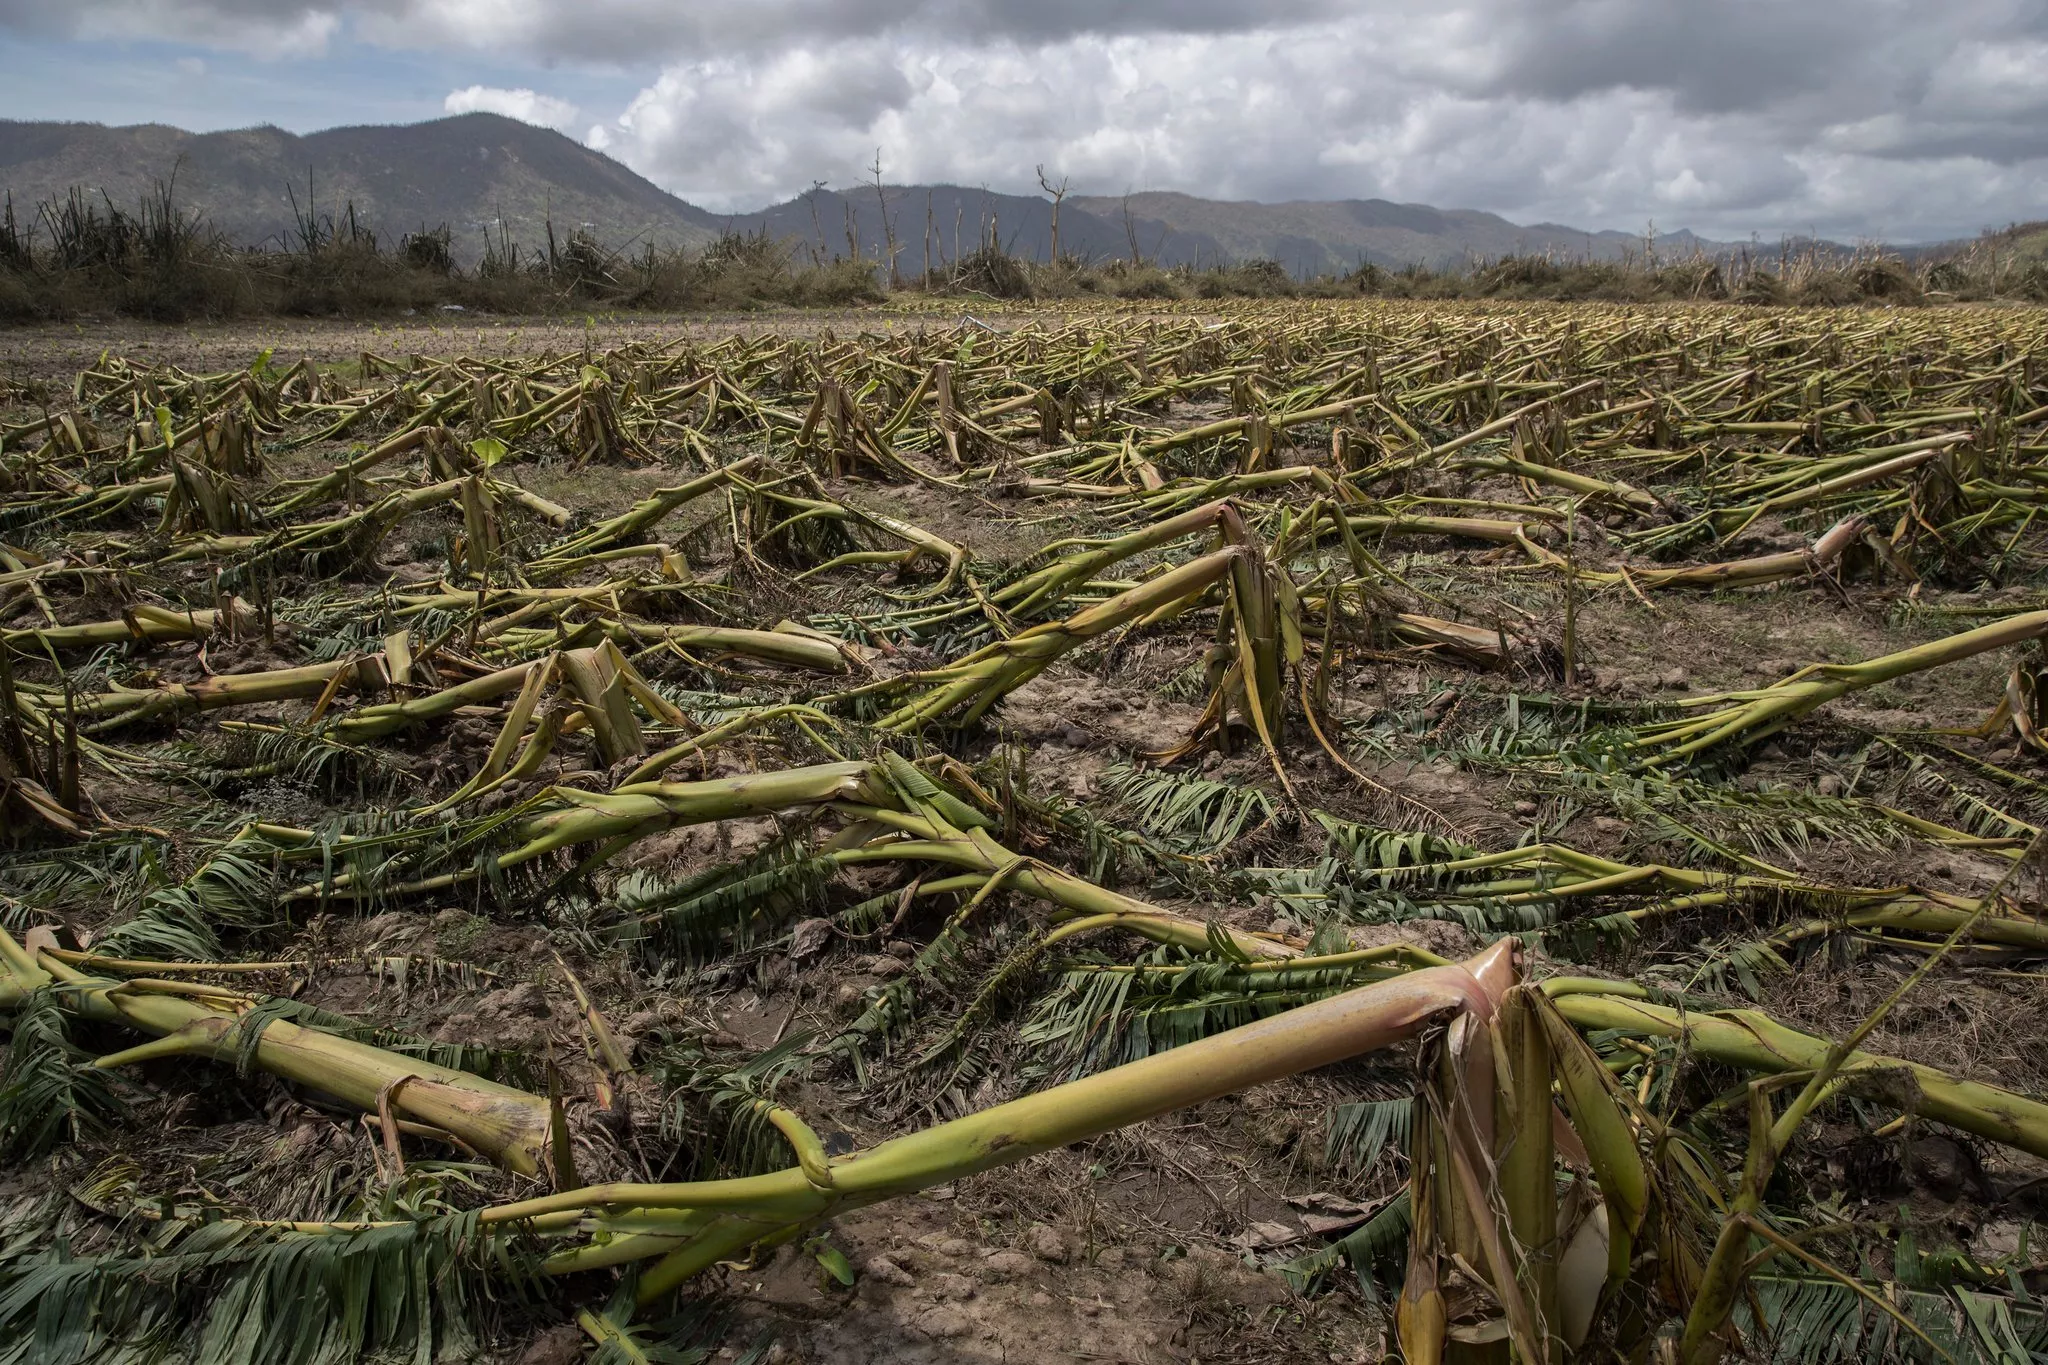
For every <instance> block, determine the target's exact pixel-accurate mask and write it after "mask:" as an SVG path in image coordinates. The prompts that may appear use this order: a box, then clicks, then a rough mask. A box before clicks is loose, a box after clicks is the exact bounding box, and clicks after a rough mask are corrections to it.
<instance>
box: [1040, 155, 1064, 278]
mask: <svg viewBox="0 0 2048 1365" xmlns="http://www.w3.org/2000/svg"><path fill="white" fill-rule="evenodd" d="M1038 188H1040V189H1042V190H1044V191H1045V192H1046V193H1047V194H1049V195H1051V196H1052V256H1051V257H1050V259H1051V261H1052V263H1053V264H1054V265H1058V264H1059V259H1060V200H1062V199H1064V198H1066V197H1067V177H1066V176H1064V175H1063V176H1061V177H1060V183H1059V184H1057V185H1055V184H1053V183H1052V182H1051V181H1050V180H1048V179H1046V177H1045V167H1044V166H1043V165H1041V166H1039V168H1038Z"/></svg>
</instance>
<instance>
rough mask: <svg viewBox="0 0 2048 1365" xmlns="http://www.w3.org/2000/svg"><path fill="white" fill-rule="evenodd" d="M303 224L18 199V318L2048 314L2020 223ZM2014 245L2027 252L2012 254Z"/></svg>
mask: <svg viewBox="0 0 2048 1365" xmlns="http://www.w3.org/2000/svg"><path fill="white" fill-rule="evenodd" d="M297 221H298V227H297V230H296V231H295V233H294V234H293V239H292V240H290V241H287V242H280V243H271V244H270V245H268V246H265V247H262V248H255V249H249V248H242V247H237V246H235V245H233V244H232V243H230V242H229V241H227V239H225V238H224V237H222V236H220V235H219V234H218V233H216V232H214V231H212V230H211V229H210V228H209V227H208V225H207V224H206V223H205V221H204V220H203V219H201V218H199V217H198V216H197V215H195V214H192V213H190V212H187V211H185V210H183V209H181V208H180V207H179V205H178V203H177V200H176V196H175V191H174V188H173V183H172V182H169V181H167V182H162V183H160V184H159V186H158V188H157V190H156V192H155V193H154V194H153V195H151V196H149V197H148V198H146V199H145V200H144V201H143V202H142V203H140V204H139V205H138V206H136V207H135V208H134V209H133V210H130V209H126V208H123V207H120V206H117V205H115V204H113V203H112V202H111V201H108V200H106V199H105V198H104V197H100V198H97V199H96V198H94V197H93V196H91V195H89V194H87V193H86V192H84V191H82V190H74V191H72V192H71V194H70V195H69V196H68V197H67V198H65V199H64V200H62V201H55V202H50V203H45V204H42V205H39V206H37V207H35V208H34V209H32V210H30V209H21V208H17V206H16V205H15V204H14V203H13V201H12V200H11V199H9V200H8V201H7V202H6V204H5V207H4V209H0V320H14V321H29V320H36V319H62V318H74V317H78V316H81V315H89V314H99V313H112V314H118V315H123V316H128V317H135V318H143V319H148V320H153V321H170V322H176V321H186V320H191V319H222V318H232V317H262V316H274V315H279V314H283V315H297V316H334V315H341V316H349V317H379V316H390V315H394V314H400V313H405V312H408V311H411V312H422V311H430V310H455V311H470V310H480V311H487V312H492V313H501V314H545V313H560V312H566V311H574V310H589V309H592V308H603V309H644V310H653V311H671V312H672V311H690V310H733V309H757V308H763V307H770V306H795V307H812V306H835V307H843V306H846V305H850V304H860V303H873V302H879V301H880V300H881V299H882V298H883V297H884V295H885V293H886V292H890V291H891V290H893V292H896V293H899V294H913V295H914V294H930V295H939V296H953V297H959V298H963V299H977V298H979V299H983V300H1001V301H1005V302H1012V301H1025V300H1033V299H1046V300H1050V299H1075V300H1081V299H1088V298H1109V299H1122V300H1135V301H1156V302H1171V301H1202V300H1217V299H1231V298H1323V299H1339V298H1357V297H1361V296H1364V297H1377V298H1401V299H1508V300H1533V299H1549V300H1574V299H1590V300H1604V301H1609V302H1621V303H1649V302H1687V303H1696V302H1702V301H1734V302H1739V303H1745V304H1756V305H1767V304H1784V305H1799V306H1839V305H1847V304H1884V305H1902V304H1921V303H1928V302H1945V301H1965V302H1970V301H1984V300H1992V299H2009V300H2016V301H2033V302H2048V261H2044V260H2043V259H2042V258H2041V257H2040V255H2039V253H2038V252H2035V253H2033V254H2031V255H2030V254H2028V253H2027V252H2026V251H2025V250H2022V249H2020V248H2021V247H2022V246H2024V244H2025V242H2026V241H2028V240H2031V239H2028V238H2026V237H2025V236H2024V234H2023V233H2022V232H2021V231H2020V230H2018V229H2015V230H2014V232H2013V233H2008V234H2003V235H2002V236H2000V237H1995V238H1987V239H1986V241H1985V242H1983V243H1979V244H1977V245H1976V246H1973V247H1972V248H1970V249H1969V250H1966V251H1962V252H1950V253H1940V254H1937V255H1935V256H1930V257H1929V258H1928V259H1926V260H1924V261H1920V262H1917V263H1914V264H1909V263H1907V262H1906V261H1904V260H1902V259H1901V258H1899V257H1897V256H1894V255H1889V254H1886V253H1883V252H1878V251H1857V252H1853V253H1845V252H1842V251H1839V250H1834V249H1824V248H1820V247H1802V248H1799V249H1797V250H1794V249H1792V248H1791V247H1789V246H1788V247H1787V248H1786V249H1784V250H1782V251H1780V252H1777V253H1775V254H1772V253H1751V252H1743V253H1740V254H1737V255H1734V256H1729V257H1721V258H1715V257H1708V256H1705V255H1700V254H1694V255H1691V256H1686V257H1682V258H1678V259H1667V258H1663V257H1659V256H1658V255H1657V253H1656V252H1655V250H1654V249H1653V248H1646V250H1645V251H1644V253H1643V254H1641V255H1639V256H1637V255H1631V256H1629V257H1626V258H1623V259H1613V260H1582V259H1563V258H1558V257H1552V256H1519V257H1517V256H1510V257H1506V258H1504V259H1501V260H1497V261H1473V262H1471V263H1469V264H1468V265H1467V266H1466V267H1465V268H1463V269H1455V270H1444V269H1434V268H1429V267H1425V266H1419V265H1417V266H1410V267H1406V268H1398V269H1390V268H1387V267H1385V266H1382V265H1377V264H1366V263H1361V264H1360V265H1359V266H1358V267H1357V268H1356V269H1354V270H1352V271H1350V272H1348V273H1344V274H1341V275H1318V276H1315V277H1312V278H1297V277H1296V276H1294V275H1291V274H1290V273H1289V272H1288V271H1287V269H1286V268H1285V267H1283V266H1282V265H1281V264H1280V263H1278V262H1276V261H1247V262H1243V263H1239V264H1234V265H1217V266H1209V267H1205V268H1199V269H1198V268H1196V267H1193V266H1186V265H1180V266H1173V267H1161V266H1159V265H1156V264H1151V263H1147V262H1146V261H1144V260H1143V259H1141V258H1136V257H1133V258H1129V259H1114V260H1102V261H1096V260H1089V261H1083V260H1078V259H1075V258H1072V257H1065V256H1063V257H1059V258H1058V259H1055V260H1052V261H1032V260H1025V259H1023V258H1020V257H1017V256H1014V255H1011V254H1009V253H1008V252H1007V251H1006V250H1005V249H1004V247H1003V245H1002V243H1001V242H1000V241H999V240H995V239H993V238H992V239H991V240H990V241H988V242H986V243H984V244H983V245H982V246H980V247H979V248H977V249H976V250H974V251H971V252H968V253H966V254H965V255H963V256H961V258H960V259H958V260H957V261H951V262H942V263H941V264H939V265H937V266H933V267H929V268H928V271H927V273H925V274H923V275H916V274H910V275H905V274H903V273H902V272H901V271H900V270H892V269H891V268H890V267H889V265H888V264H887V263H885V262H882V261H879V260H860V259H850V258H847V257H844V256H841V257H837V258H826V257H824V256H822V255H820V254H819V253H818V252H816V251H814V250H810V249H808V248H804V247H801V246H800V245H799V244H798V243H796V242H793V241H791V242H778V241H773V240H770V239H768V238H766V237H764V236H747V235H742V234H738V233H730V234H728V235H726V236H725V237H723V238H721V239H720V240H718V241H716V242H714V243H712V244H711V245H710V246H708V247H705V248H703V249H701V250H686V249H681V248H670V249H662V248H658V247H656V246H653V245H652V244H645V245H641V246H639V247H637V248H633V247H625V248H616V247H611V246H607V245H606V244H605V243H604V242H602V241H601V240H600V239H599V238H598V237H597V236H596V235H594V234H593V233H591V232H589V231H587V230H583V229H578V230H576V231H573V232H570V233H568V234H567V235H566V236H564V237H562V238H560V239H557V237H556V235H555V233H554V230H553V228H552V227H550V228H549V229H548V235H547V240H546V241H545V243H544V244H541V245H539V246H535V245H534V244H531V243H528V244H521V243H518V242H515V241H512V240H510V239H509V238H508V237H505V236H503V235H502V234H501V235H500V236H499V237H498V238H497V239H495V240H493V239H492V238H491V237H490V236H489V235H488V234H487V235H486V237H485V239H484V241H483V246H482V251H481V254H478V253H476V252H474V251H472V250H470V249H469V248H470V246H471V244H470V243H466V242H465V243H458V242H456V240H455V238H454V236H453V234H452V233H451V232H450V231H449V229H447V228H446V227H442V228H439V229H436V230H431V231H429V230H424V229H423V230H421V231H418V232H413V233H406V234H402V235H400V236H398V237H397V238H396V239H395V240H393V239H391V238H388V237H382V236H380V235H379V234H378V233H377V232H375V231H373V230H371V229H370V228H368V227H367V226H366V225H364V224H362V223H359V222H358V221H357V220H356V218H355V215H354V211H353V210H352V209H351V210H347V211H345V212H344V213H343V215H342V217H341V219H340V221H339V222H337V221H335V220H333V219H331V218H325V217H321V216H318V215H316V214H314V213H312V212H310V211H305V212H302V213H301V214H300V216H299V218H298V220H297ZM2007 239H2010V240H2011V241H2012V242H2013V243H2015V244H2016V245H2014V246H2013V247H2011V248H2010V249H2005V250H2000V249H1999V246H2000V243H2002V242H2004V241H2006V240H2007ZM899 264H900V263H899ZM892 280H893V281H894V283H893V285H891V284H890V281H892Z"/></svg>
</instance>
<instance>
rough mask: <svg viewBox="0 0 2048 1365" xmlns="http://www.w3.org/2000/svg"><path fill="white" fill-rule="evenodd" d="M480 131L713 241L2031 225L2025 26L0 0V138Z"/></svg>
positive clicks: (772, 0)
mask: <svg viewBox="0 0 2048 1365" xmlns="http://www.w3.org/2000/svg"><path fill="white" fill-rule="evenodd" d="M470 109H486V110H492V111H495V112H498V113H504V114H510V115H513V116H516V117H519V118H523V119H526V120H528V121H530V122H534V123H542V124H547V125H549V126H552V127H556V128H559V129H561V130H562V131H563V132H564V133H567V134H569V135H570V136H572V137H575V138H577V139H579V140H581V141H585V142H588V143H589V144H590V145H592V146H595V147H599V148H602V149H603V150H605V151H606V152H608V153H610V154H611V155H613V156H616V157H618V158H619V159H620V160H622V161H624V162H626V163H627V164H628V165H630V166H632V167H633V168H634V169H635V170H638V171H639V172H641V173H642V174H644V175H646V176H647V177H649V178H650V179H652V180H654V181H655V182H656V183H658V184H660V185H662V186H664V187H665V188H667V189H670V190H673V191H674V192H676V193H677V194H680V195H682V196H683V197H684V198H686V199H689V200H691V201H693V202H695V203H698V204H701V205H703V206H705V207H706V208H711V209H714V210H719V211H730V210H735V209H748V208H754V207H759V206H761V205H763V204H766V203H768V202H771V201H774V200H777V199H781V198H785V197H787V196H788V195H790V194H793V193H795V192H798V191H801V190H803V189H805V188H807V187H808V186H809V185H810V184H811V183H812V182H813V181H816V180H823V181H826V182H828V183H831V184H834V185H841V184H846V183H850V182H851V181H853V180H855V179H857V178H859V177H860V175H861V168H862V167H864V166H865V165H866V164H867V163H868V162H869V161H870V160H872V158H873V156H874V153H875V149H876V148H877V147H878V146H879V147H880V148H881V149H882V156H883V162H884V169H885V170H886V172H887V174H888V177H889V179H890V180H891V181H897V182H917V181H939V180H946V181H953V182H957V183H964V184H987V185H989V186H990V187H991V188H995V189H1000V190H1011V191H1023V190H1026V189H1028V188H1030V187H1031V185H1032V180H1033V177H1032V168H1033V166H1034V165H1036V164H1038V163H1041V162H1042V163H1045V164H1046V165H1047V167H1048V168H1049V169H1052V170H1054V171H1055V173H1056V174H1065V175H1068V176H1070V177H1071V178H1072V181H1073V184H1074V186H1075V188H1076V189H1077V190H1085V191H1088V192H1093V193H1106V194H1114V193H1120V192H1121V191H1123V190H1125V189H1178V190H1185V191H1189V192H1191V193H1196V194H1203V195H1209V196H1213V197H1221V198H1243V199H1269V200H1270V199H1287V198H1318V199H1334V198H1353V197H1356V198H1366V197H1380V198H1387V199H1395V200H1403V201H1413V202H1421V203H1429V204H1434V205H1437V206H1439V207H1457V208H1482V209H1490V210H1492V211H1494V212H1497V213H1501V214H1504V215H1506V216H1507V217H1509V218H1512V219H1515V220H1516V221H1520V222H1534V221H1552V222H1562V223H1568V224H1571V225H1573V226H1579V227H1588V228H1622V229H1626V230H1639V229H1640V228H1641V227H1642V226H1643V224H1644V223H1645V222H1646V221H1651V220H1654V221H1655V222H1656V224H1657V225H1658V227H1659V228H1660V229H1661V230H1670V229H1673V228H1678V227H1689V228H1692V229H1693V230H1695V231H1697V232H1700V233H1702V234H1704V235H1707V236H1713V237H1723V238H1732V237H1747V236H1748V235H1750V234H1751V233H1756V234H1760V235H1761V236H1762V237H1764V238H1765V239H1766V240H1769V239H1773V238H1775V237H1777V236H1779V235H1780V234H1784V233H1799V232H1808V231H1817V232H1820V233H1822V234H1825V235H1828V236H1833V237H1837V238H1842V239H1848V240H1854V239H1858V238H1877V239H1884V240H1891V241H1913V240H1929V239H1935V238H1943V237H1952V236H1959V235H1968V234H1971V233H1974V232H1976V231H1977V230H1978V229H1979V228H1982V227H1985V226H2002V225H2004V224H2005V223H2007V222H2010V221H2014V220H2020V219H2028V218H2048V0H1941V2H1940V3H1928V0H1912V2H1911V3H1907V2H1906V0H1438V3H1436V4H1435V5H1431V6H1422V5H1416V4H1413V3H1395V0H1267V3H1264V4H1256V3H1255V4H1245V3H1241V2H1239V3H1225V0H1021V2H1017V0H694V3H688V4H682V3H674V0H364V2H363V3H353V4H346V5H342V4H334V3H328V0H0V118H18V119H44V118H53V119H95V120H99V121H102V122H107V123H134V122H145V121H155V122H163V123H173V124H177V125H179V126H182V127H187V128H193V129H215V128H233V127H241V126H246V125H249V124H254V123H274V124H277V125H280V126H282V127H285V128H290V129H293V130H295V131H300V132H307V131H312V130H314V129H317V128H323V127H329V126H332V125H335V124H342V123H389V122H407V121H412V120H417V119H422V118H431V117H435V116H438V115H440V114H442V113H444V112H448V111H463V110H470Z"/></svg>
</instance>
